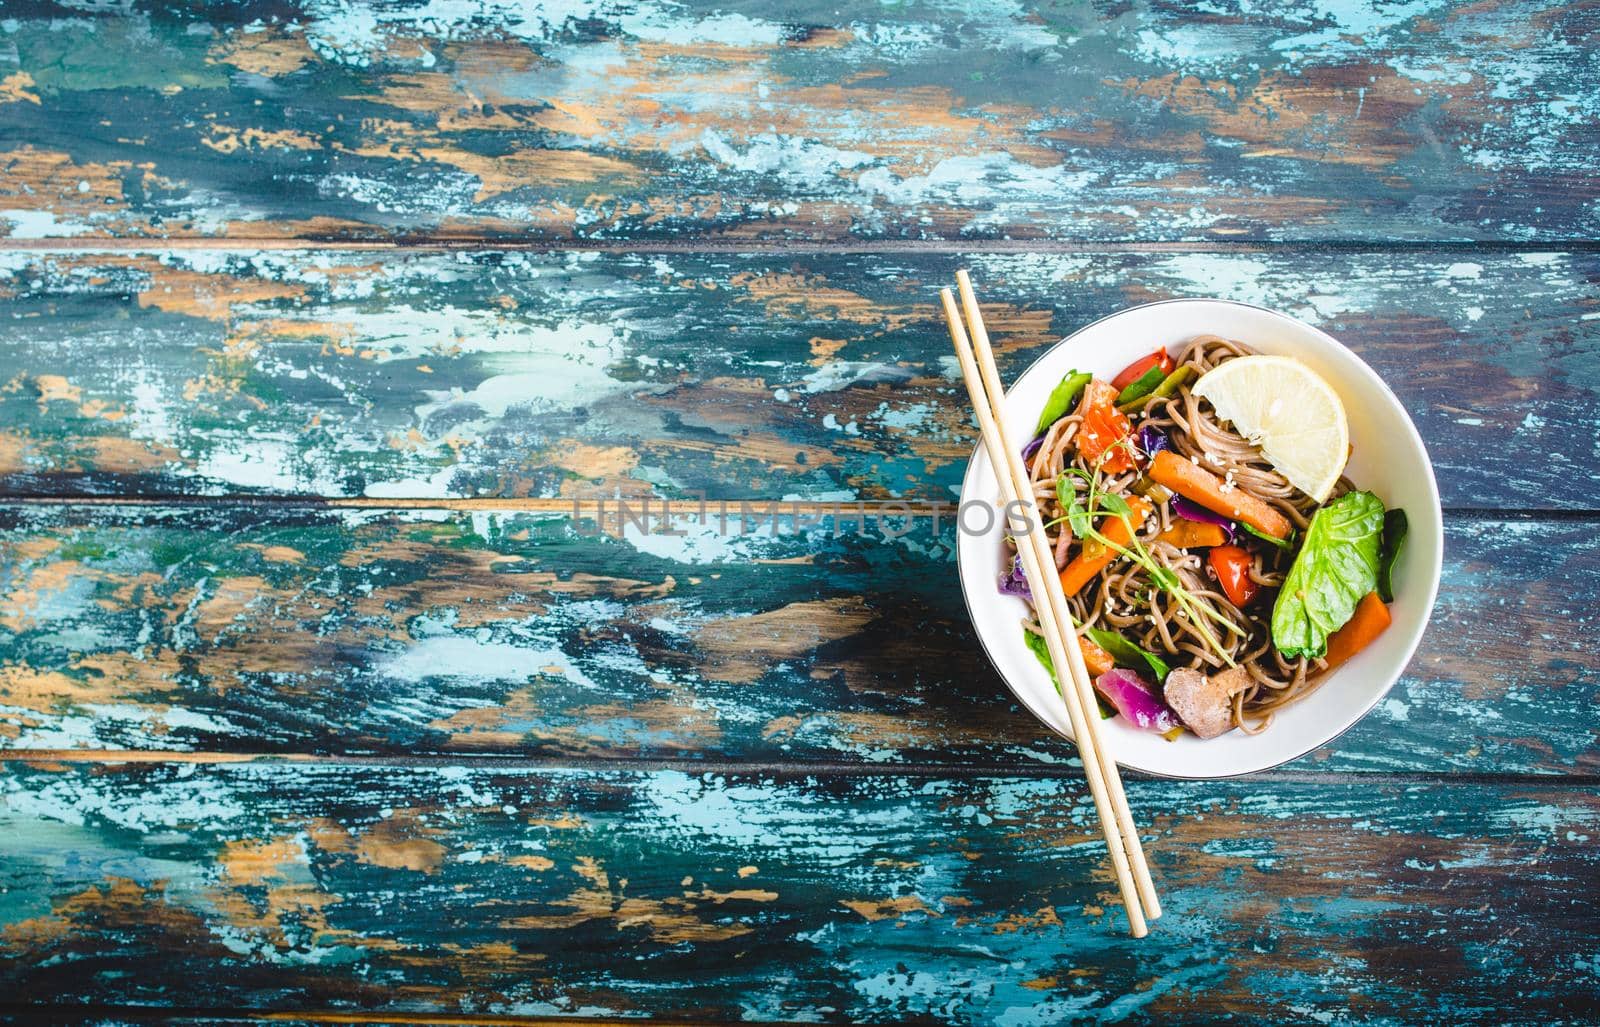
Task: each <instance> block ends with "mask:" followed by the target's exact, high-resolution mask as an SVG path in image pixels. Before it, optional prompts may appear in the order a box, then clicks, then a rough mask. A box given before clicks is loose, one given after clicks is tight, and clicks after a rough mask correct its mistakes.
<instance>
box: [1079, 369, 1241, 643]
mask: <svg viewBox="0 0 1600 1027" xmlns="http://www.w3.org/2000/svg"><path fill="white" fill-rule="evenodd" d="M1186 366H1187V365H1186ZM1131 442H1132V439H1131V436H1130V437H1129V438H1126V439H1123V440H1122V441H1120V442H1118V443H1117V445H1119V446H1121V445H1130V444H1131ZM1114 448H1115V446H1113V447H1108V448H1107V450H1106V452H1107V453H1109V452H1111V451H1112V449H1114ZM1069 476H1072V477H1079V478H1082V479H1083V480H1084V481H1086V482H1088V485H1089V488H1088V492H1087V494H1086V497H1085V500H1083V501H1080V500H1079V498H1078V494H1077V492H1076V491H1075V490H1073V489H1071V487H1070V483H1065V482H1064V481H1063V479H1065V478H1067V477H1069ZM1056 496H1057V499H1058V500H1059V499H1062V498H1064V497H1070V498H1069V501H1068V502H1067V504H1066V508H1067V514H1066V517H1067V522H1068V523H1069V524H1070V525H1071V527H1072V533H1073V534H1074V535H1076V536H1078V537H1079V538H1081V539H1084V540H1085V542H1086V543H1087V542H1088V541H1090V540H1092V541H1094V542H1095V543H1097V544H1099V545H1102V546H1105V547H1106V548H1108V549H1110V550H1111V551H1112V552H1114V553H1116V554H1117V555H1119V556H1124V557H1127V558H1128V559H1129V560H1131V561H1133V563H1134V565H1135V566H1137V567H1139V568H1140V569H1141V570H1143V571H1144V572H1145V574H1147V575H1148V576H1149V578H1150V580H1151V582H1152V583H1154V584H1155V585H1156V586H1157V587H1158V588H1160V589H1161V590H1162V591H1164V592H1166V593H1167V594H1168V595H1170V596H1172V598H1173V600H1174V601H1175V602H1176V603H1177V604H1178V606H1179V607H1180V608H1181V609H1182V610H1183V611H1184V612H1185V613H1186V614H1188V615H1189V619H1190V622H1191V623H1192V624H1193V625H1194V628H1195V630H1196V631H1198V632H1199V633H1200V637H1201V638H1203V639H1204V640H1205V642H1206V644H1207V645H1208V646H1210V647H1211V649H1212V651H1213V652H1215V653H1216V654H1217V655H1218V656H1220V657H1221V658H1222V661H1223V662H1224V663H1226V664H1227V665H1228V666H1230V667H1235V666H1238V664H1237V662H1236V661H1235V660H1234V659H1233V657H1232V656H1231V655H1230V654H1229V653H1228V650H1227V649H1225V648H1223V646H1222V643H1221V642H1219V641H1217V638H1216V636H1215V635H1214V634H1212V633H1211V629H1210V628H1209V627H1208V626H1207V625H1206V621H1207V620H1210V621H1213V622H1214V623H1216V624H1218V625H1219V626H1221V627H1222V628H1224V629H1226V630H1227V631H1229V632H1231V633H1233V634H1234V635H1237V636H1239V637H1240V638H1243V637H1244V636H1245V630H1244V629H1243V628H1241V627H1239V626H1238V625H1237V624H1235V623H1233V621H1231V620H1229V619H1228V618H1226V617H1224V616H1223V615H1222V614H1220V613H1218V612H1217V611H1216V610H1215V609H1213V608H1212V606H1211V604H1210V603H1207V602H1205V601H1203V600H1201V599H1198V598H1197V597H1195V596H1194V595H1193V594H1191V593H1190V592H1189V590H1188V589H1186V588H1184V587H1183V582H1182V581H1180V580H1179V579H1178V576H1177V574H1175V573H1173V571H1171V570H1170V569H1169V568H1167V567H1164V566H1162V565H1161V564H1159V563H1157V562H1156V560H1155V558H1154V557H1152V556H1151V555H1150V551H1149V550H1148V549H1146V548H1145V546H1144V543H1143V542H1141V541H1140V540H1139V532H1138V529H1137V528H1135V527H1134V524H1133V511H1132V510H1131V509H1129V507H1128V501H1127V500H1125V499H1123V498H1122V497H1121V496H1119V495H1115V494H1113V493H1109V492H1103V491H1101V489H1100V477H1099V472H1095V473H1090V472H1088V471H1085V470H1083V469H1082V468H1079V467H1069V468H1067V469H1066V470H1064V471H1062V472H1061V477H1059V478H1057V479H1056ZM1104 516H1112V517H1116V518H1118V519H1120V520H1121V521H1122V523H1123V526H1124V527H1126V528H1127V529H1128V538H1129V539H1131V541H1130V542H1129V544H1128V545H1126V546H1123V545H1119V544H1117V543H1116V542H1113V541H1112V540H1111V539H1109V538H1107V537H1106V536H1105V535H1103V534H1101V532H1100V531H1099V530H1098V529H1097V528H1096V527H1095V526H1094V519H1095V518H1096V517H1104Z"/></svg>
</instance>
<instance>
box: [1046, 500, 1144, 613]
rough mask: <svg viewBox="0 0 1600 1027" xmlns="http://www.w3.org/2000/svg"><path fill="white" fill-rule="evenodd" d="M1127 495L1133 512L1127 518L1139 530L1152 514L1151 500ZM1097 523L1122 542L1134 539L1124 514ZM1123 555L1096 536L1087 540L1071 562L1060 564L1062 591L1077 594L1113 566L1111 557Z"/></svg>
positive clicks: (1108, 536) (1102, 532)
mask: <svg viewBox="0 0 1600 1027" xmlns="http://www.w3.org/2000/svg"><path fill="white" fill-rule="evenodd" d="M1124 498H1125V499H1126V500H1127V503H1128V510H1129V512H1130V513H1132V514H1133V516H1132V517H1130V518H1128V519H1129V520H1131V521H1132V522H1133V529H1134V531H1138V530H1139V528H1140V527H1142V526H1143V525H1144V522H1145V518H1147V517H1149V516H1150V504H1149V503H1148V502H1147V501H1145V500H1144V499H1141V498H1140V497H1138V496H1125V497H1124ZM1096 527H1097V528H1098V529H1099V531H1100V534H1102V535H1104V536H1105V537H1106V538H1108V539H1110V540H1111V541H1112V542H1115V543H1116V544H1117V545H1119V546H1123V547H1126V546H1127V545H1128V543H1129V542H1132V541H1133V536H1132V535H1131V534H1129V532H1128V526H1127V525H1126V524H1124V523H1123V521H1122V518H1121V517H1112V518H1109V519H1107V520H1104V521H1101V522H1100V523H1099V524H1098V525H1096ZM1120 555H1121V554H1120V553H1118V552H1117V551H1116V550H1115V549H1112V548H1111V547H1110V546H1107V545H1103V544H1101V543H1100V542H1099V541H1098V540H1096V539H1087V540H1085V541H1084V543H1083V551H1082V552H1080V553H1079V554H1078V555H1077V556H1075V557H1073V558H1072V562H1071V563H1069V564H1067V565H1066V566H1065V567H1063V568H1061V589H1062V591H1064V592H1066V594H1067V595H1069V596H1070V595H1077V594H1078V592H1080V591H1081V590H1082V589H1083V586H1085V585H1087V584H1088V583H1089V582H1090V581H1092V580H1094V576H1095V575H1096V574H1099V573H1100V572H1101V571H1102V570H1104V569H1105V568H1106V567H1108V566H1110V564H1111V561H1112V560H1115V559H1116V558H1117V557H1118V556H1120Z"/></svg>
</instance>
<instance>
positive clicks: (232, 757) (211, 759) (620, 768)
mask: <svg viewBox="0 0 1600 1027" xmlns="http://www.w3.org/2000/svg"><path fill="white" fill-rule="evenodd" d="M6 763H17V764H24V765H47V764H84V765H93V766H105V765H116V764H134V763H139V764H163V763H172V764H180V765H187V766H195V765H205V766H211V765H216V766H225V765H230V764H251V765H255V766H260V765H262V764H273V763H280V764H285V765H288V764H293V765H295V766H308V765H314V766H321V767H341V768H344V767H348V768H355V769H360V768H374V769H395V770H433V769H444V768H454V767H467V768H471V769H482V770H487V771H519V772H532V773H562V772H585V773H613V774H641V773H655V772H659V771H678V772H689V773H695V774H717V775H725V776H747V777H748V776H760V777H770V778H774V779H780V780H789V779H795V778H816V777H833V778H907V777H910V778H955V779H962V780H969V779H978V778H990V777H1018V778H1027V779H1030V780H1056V779H1061V780H1067V781H1072V780H1081V777H1080V775H1081V770H1080V766H1079V764H1078V763H1077V761H1076V759H1075V758H1074V759H1073V760H1072V761H1071V762H1069V763H1059V764H1051V763H1017V764H1014V765H1013V764H999V763H928V762H907V763H864V762H850V761H846V760H811V761H808V760H791V761H785V762H762V761H759V760H752V761H748V762H745V761H738V760H699V759H674V758H664V757H652V756H641V757H628V756H531V755H529V756H521V755H508V754H495V755H477V754H473V753H467V752H463V753H425V754H424V753H396V754H363V755H346V754H331V753H330V754H315V753H271V752H237V753H229V752H165V751H161V750H154V749H100V750H94V749H6V750H0V764H6ZM1126 772H1127V773H1128V774H1129V775H1130V776H1131V777H1133V778H1134V779H1136V780H1140V781H1149V782H1162V781H1182V780H1183V779H1178V778H1163V777H1158V776H1155V775H1151V774H1144V773H1141V772H1139V771H1136V770H1134V769H1132V768H1127V771H1126ZM1241 777H1245V778H1248V779H1249V780H1251V781H1262V782H1274V783H1281V784H1340V783H1350V782H1354V781H1368V782H1370V781H1374V780H1381V781H1388V782H1392V783H1397V784H1402V783H1414V784H1442V783H1447V782H1448V783H1452V784H1481V785H1498V786H1511V787H1514V786H1519V785H1529V784H1536V785H1539V786H1541V787H1544V786H1553V787H1560V788H1569V787H1570V788H1591V789H1592V788H1595V787H1596V786H1600V772H1587V771H1585V772H1578V773H1572V774H1554V773H1552V774H1535V773H1512V772H1497V771H1450V770H1439V771H1420V770H1400V771H1396V770H1350V771H1343V770H1341V771H1331V770H1299V771H1297V770H1284V769H1275V770H1267V771H1262V772H1260V773H1256V774H1246V775H1241ZM1194 783H1195V784H1201V783H1204V782H1202V781H1196V782H1194Z"/></svg>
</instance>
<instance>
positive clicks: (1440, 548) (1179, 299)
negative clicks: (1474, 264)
mask: <svg viewBox="0 0 1600 1027" xmlns="http://www.w3.org/2000/svg"><path fill="white" fill-rule="evenodd" d="M1175 303H1199V304H1219V305H1226V306H1233V307H1245V308H1248V309H1250V310H1257V311H1260V312H1262V313H1264V314H1267V315H1269V316H1272V317H1276V318H1281V319H1283V320H1286V321H1289V322H1292V323H1293V324H1295V325H1297V326H1299V327H1301V328H1304V329H1307V330H1309V331H1311V332H1315V333H1316V334H1318V335H1320V336H1322V337H1323V338H1324V339H1326V340H1327V341H1328V342H1330V343H1332V344H1333V345H1335V346H1338V347H1339V348H1340V349H1343V350H1344V351H1345V352H1346V353H1347V354H1349V356H1350V357H1351V358H1352V359H1354V360H1355V362H1356V364H1357V365H1358V366H1359V367H1360V369H1361V371H1362V373H1364V374H1365V375H1366V376H1367V378H1368V379H1369V380H1370V381H1371V383H1372V384H1374V385H1376V386H1377V387H1378V388H1379V389H1381V390H1382V392H1383V395H1384V396H1386V397H1387V398H1388V400H1389V402H1390V403H1392V404H1394V406H1395V408H1396V409H1398V410H1399V411H1400V413H1401V414H1402V415H1403V420H1404V421H1405V425H1406V429H1407V430H1408V431H1409V432H1410V433H1411V440H1412V441H1413V442H1415V443H1416V446H1417V449H1418V450H1419V451H1420V452H1421V453H1422V457H1423V464H1424V465H1425V467H1426V469H1427V477H1426V485H1427V491H1428V494H1429V497H1430V498H1431V499H1432V500H1433V502H1432V503H1431V504H1430V506H1429V513H1430V514H1431V516H1432V519H1433V524H1434V525H1435V526H1436V527H1437V528H1438V530H1437V531H1436V532H1434V540H1433V566H1434V568H1435V570H1434V572H1433V574H1432V575H1431V576H1430V577H1431V580H1430V581H1429V582H1428V601H1427V605H1426V610H1427V612H1426V614H1425V616H1424V617H1423V619H1422V630H1421V631H1419V632H1417V636H1416V637H1415V638H1413V639H1412V640H1411V643H1410V645H1408V646H1407V647H1406V654H1405V659H1404V660H1403V661H1402V662H1401V665H1400V673H1399V674H1396V675H1395V676H1394V677H1392V678H1390V679H1389V682H1388V683H1387V684H1385V685H1384V686H1383V688H1381V689H1379V690H1378V691H1377V692H1376V693H1375V694H1374V695H1373V697H1372V699H1371V700H1370V701H1369V702H1368V703H1367V704H1366V705H1365V706H1364V707H1363V708H1362V709H1361V711H1360V712H1359V713H1357V714H1356V715H1355V716H1354V717H1353V718H1351V720H1350V723H1348V724H1346V725H1345V726H1344V727H1342V728H1340V729H1339V730H1338V731H1336V732H1335V733H1333V734H1332V735H1329V736H1328V737H1327V738H1324V739H1323V740H1322V741H1320V742H1317V743H1315V744H1314V745H1312V746H1311V747H1310V748H1308V749H1304V750H1302V751H1300V752H1297V753H1295V754H1293V755H1291V756H1285V757H1284V758H1283V759H1280V760H1278V761H1277V762H1275V763H1269V764H1267V765H1265V766H1261V767H1255V768H1253V769H1250V770H1235V771H1229V772H1227V773H1220V774H1203V775H1185V774H1172V773H1167V772H1165V771H1160V770H1150V769H1147V768H1144V767H1135V766H1132V765H1129V764H1127V763H1124V762H1122V761H1121V760H1117V767H1118V769H1119V770H1131V771H1133V772H1134V773H1136V774H1142V775H1144V776H1146V777H1151V778H1157V779H1161V780H1167V781H1226V780H1230V779H1232V778H1239V777H1249V776H1250V775H1252V774H1263V773H1266V772H1267V771H1270V770H1276V769H1277V768H1278V767H1281V766H1284V765H1285V764H1288V763H1293V762H1294V761H1295V760H1298V759H1301V758H1302V757H1305V756H1307V755H1309V754H1311V753H1313V752H1315V751H1316V750H1318V749H1320V748H1322V747H1323V746H1325V745H1332V744H1333V743H1334V742H1337V741H1338V740H1339V739H1340V738H1343V737H1344V736H1345V735H1346V734H1348V733H1349V732H1350V730H1351V729H1352V728H1354V727H1355V726H1356V725H1357V724H1360V723H1361V722H1362V721H1364V720H1366V719H1367V716H1368V714H1370V713H1371V712H1372V711H1373V709H1374V708H1375V707H1376V706H1377V705H1378V703H1380V702H1382V701H1383V700H1384V699H1385V698H1386V697H1387V696H1388V695H1389V693H1390V692H1392V691H1394V686H1395V685H1396V684H1398V683H1399V681H1400V678H1401V677H1403V676H1404V675H1405V671H1406V669H1407V668H1408V667H1409V666H1410V665H1411V660H1412V658H1413V657H1415V656H1416V654H1417V647H1418V646H1420V645H1421V644H1422V637H1423V635H1425V634H1427V627H1428V624H1429V623H1431V622H1432V620H1433V608H1434V605H1435V604H1436V603H1437V602H1438V599H1439V582H1440V579H1441V577H1442V576H1443V569H1444V515H1443V505H1442V504H1441V502H1440V500H1439V483H1438V478H1437V476H1436V475H1435V474H1434V470H1433V458H1432V457H1431V456H1429V455H1428V447H1427V445H1426V444H1425V443H1424V442H1423V440H1422V433H1421V432H1419V431H1417V426H1416V424H1415V422H1413V421H1412V420H1411V414H1410V413H1409V412H1407V410H1406V407H1405V404H1404V403H1402V402H1401V401H1400V397H1399V396H1396V395H1395V394H1394V390H1393V389H1391V388H1389V383H1388V382H1386V381H1384V380H1383V377H1382V376H1381V375H1380V374H1378V372H1377V371H1375V370H1373V368H1372V366H1371V365H1370V364H1368V363H1367V362H1366V361H1365V360H1363V359H1361V356H1360V354H1358V353H1356V352H1355V351H1354V350H1352V349H1351V348H1350V347H1349V346H1346V345H1345V344H1344V343H1342V342H1340V341H1339V340H1338V339H1336V338H1334V337H1333V336H1332V335H1330V334H1329V333H1328V332H1326V331H1323V330H1322V329H1321V328H1318V327H1317V326H1316V325H1314V324H1311V323H1309V322H1306V321H1302V320H1300V319H1299V318H1297V317H1295V316H1294V315H1293V314H1286V313H1284V312H1283V311H1281V310H1274V309H1272V308H1271V307H1264V306H1262V305H1260V304H1259V303H1246V302H1244V301H1242V300H1229V299H1218V298H1215V297H1208V296H1175V297H1173V298H1171V299H1165V300H1152V301H1150V302H1149V303H1136V304H1134V305H1133V306H1131V307H1123V308H1121V309H1119V310H1114V311H1112V312H1111V313H1109V314H1104V315H1102V316H1100V317H1097V318H1095V319H1094V320H1093V321H1090V322H1089V323H1088V324H1085V325H1082V326H1081V327H1079V328H1078V329H1076V330H1075V331H1073V332H1071V333H1070V334H1068V335H1065V336H1063V337H1062V338H1061V339H1059V340H1057V341H1056V342H1055V344H1054V345H1052V346H1051V347H1050V348H1049V349H1047V350H1045V351H1044V352H1043V353H1040V354H1039V355H1038V356H1037V357H1034V358H1033V359H1032V360H1031V361H1029V363H1028V366H1027V367H1025V368H1023V370H1022V372H1021V373H1020V374H1018V376H1017V378H1016V380H1014V381H1013V382H1012V383H1011V386H1010V387H1008V388H1007V389H1006V391H1005V396H1004V398H1003V400H1002V403H1004V402H1007V401H1009V399H1010V397H1011V392H1012V390H1013V389H1014V388H1015V387H1016V384H1017V382H1019V381H1021V380H1022V378H1023V376H1025V375H1027V374H1028V373H1029V372H1030V371H1032V370H1033V369H1034V368H1035V367H1037V366H1038V365H1039V364H1041V363H1043V362H1044V361H1046V360H1048V359H1049V358H1050V357H1051V356H1052V355H1054V354H1055V352H1056V351H1057V350H1059V349H1061V348H1062V347H1064V346H1066V345H1067V344H1069V343H1070V342H1072V340H1073V339H1076V338H1077V337H1078V336H1080V335H1082V334H1083V333H1084V332H1087V331H1089V330H1090V329H1092V328H1094V327H1096V326H1097V325H1100V324H1102V323H1104V322H1106V321H1110V320H1112V319H1114V318H1118V317H1122V316H1123V315H1125V314H1131V313H1133V312H1134V311H1137V310H1144V309H1147V308H1150V307H1162V306H1167V305H1169V304H1175ZM982 450H983V440H982V439H981V438H980V439H978V441H977V442H975V443H974V444H973V446H972V452H971V453H970V454H968V456H967V468H966V471H965V472H964V473H963V474H962V476H961V492H960V494H959V495H958V497H957V504H958V505H959V504H960V503H961V502H962V501H963V500H964V497H965V496H966V493H967V486H968V484H969V479H970V478H971V477H972V475H973V473H974V471H975V470H976V466H975V462H976V460H977V458H978V455H979V454H980V453H981V452H982ZM985 534H987V533H985ZM1413 534H1414V533H1413ZM968 573H969V569H968V566H967V565H966V564H965V563H964V562H963V561H962V559H961V532H960V531H959V526H958V530H957V532H956V577H957V580H958V581H959V582H960V585H961V605H962V606H963V607H964V608H965V609H966V611H967V620H968V621H969V622H971V624H972V633H973V635H974V636H976V637H977V639H978V646H979V647H980V648H981V649H982V650H983V656H984V659H986V660H988V661H989V666H990V667H991V668H993V669H994V672H995V674H996V675H997V676H998V677H999V678H1000V680H1001V682H1002V683H1004V684H1005V686H1006V691H1008V692H1010V693H1011V696H1012V698H1013V699H1015V700H1016V701H1017V703H1018V705H1020V706H1021V707H1022V708H1023V710H1024V711H1026V712H1027V714H1028V715H1029V716H1031V717H1032V718H1033V719H1034V720H1035V721H1037V722H1038V723H1040V724H1041V725H1043V726H1044V727H1045V728H1047V729H1048V730H1049V731H1051V732H1052V733H1053V734H1055V735H1057V736H1059V737H1061V738H1064V739H1066V740H1067V741H1068V742H1071V743H1072V746H1073V748H1074V749H1076V748H1077V745H1078V743H1077V740H1076V739H1075V738H1073V737H1072V736H1071V735H1070V734H1068V733H1067V732H1065V731H1062V730H1060V729H1059V728H1057V727H1056V726H1055V725H1054V724H1052V723H1050V722H1049V721H1047V720H1044V719H1043V718H1042V717H1040V716H1039V715H1038V714H1036V713H1034V712H1033V710H1032V708H1031V707H1029V705H1028V701H1027V699H1025V698H1024V697H1023V695H1022V693H1021V692H1020V691H1018V689H1017V688H1016V686H1015V685H1013V684H1012V683H1011V679H1010V678H1009V677H1007V676H1006V673H1005V671H1004V670H1003V669H1002V668H1001V666H1000V661H999V660H998V659H996V658H995V654H994V652H993V651H991V650H990V648H989V643H988V642H987V641H985V639H984V637H983V632H981V631H979V630H978V620H977V617H976V616H975V615H974V613H973V609H972V599H971V595H970V593H969V584H970V583H969V581H968ZM971 573H977V572H976V571H972V572H971Z"/></svg>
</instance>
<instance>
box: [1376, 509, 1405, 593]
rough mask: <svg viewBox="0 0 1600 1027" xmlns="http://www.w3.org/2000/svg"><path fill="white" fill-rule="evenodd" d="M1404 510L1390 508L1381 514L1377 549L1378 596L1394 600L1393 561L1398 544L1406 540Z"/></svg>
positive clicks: (1398, 551)
mask: <svg viewBox="0 0 1600 1027" xmlns="http://www.w3.org/2000/svg"><path fill="white" fill-rule="evenodd" d="M1406 527H1407V525H1406V512H1405V511H1404V510H1398V509H1397V510H1390V511H1389V512H1388V513H1386V514H1384V515H1383V544H1382V546H1381V547H1380V548H1379V551H1378V598H1379V599H1382V600H1383V601H1384V602H1386V603H1392V602H1394V580H1393V579H1394V561H1395V558H1396V557H1398V556H1399V555H1400V544H1401V543H1402V542H1404V541H1405V540H1406Z"/></svg>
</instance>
